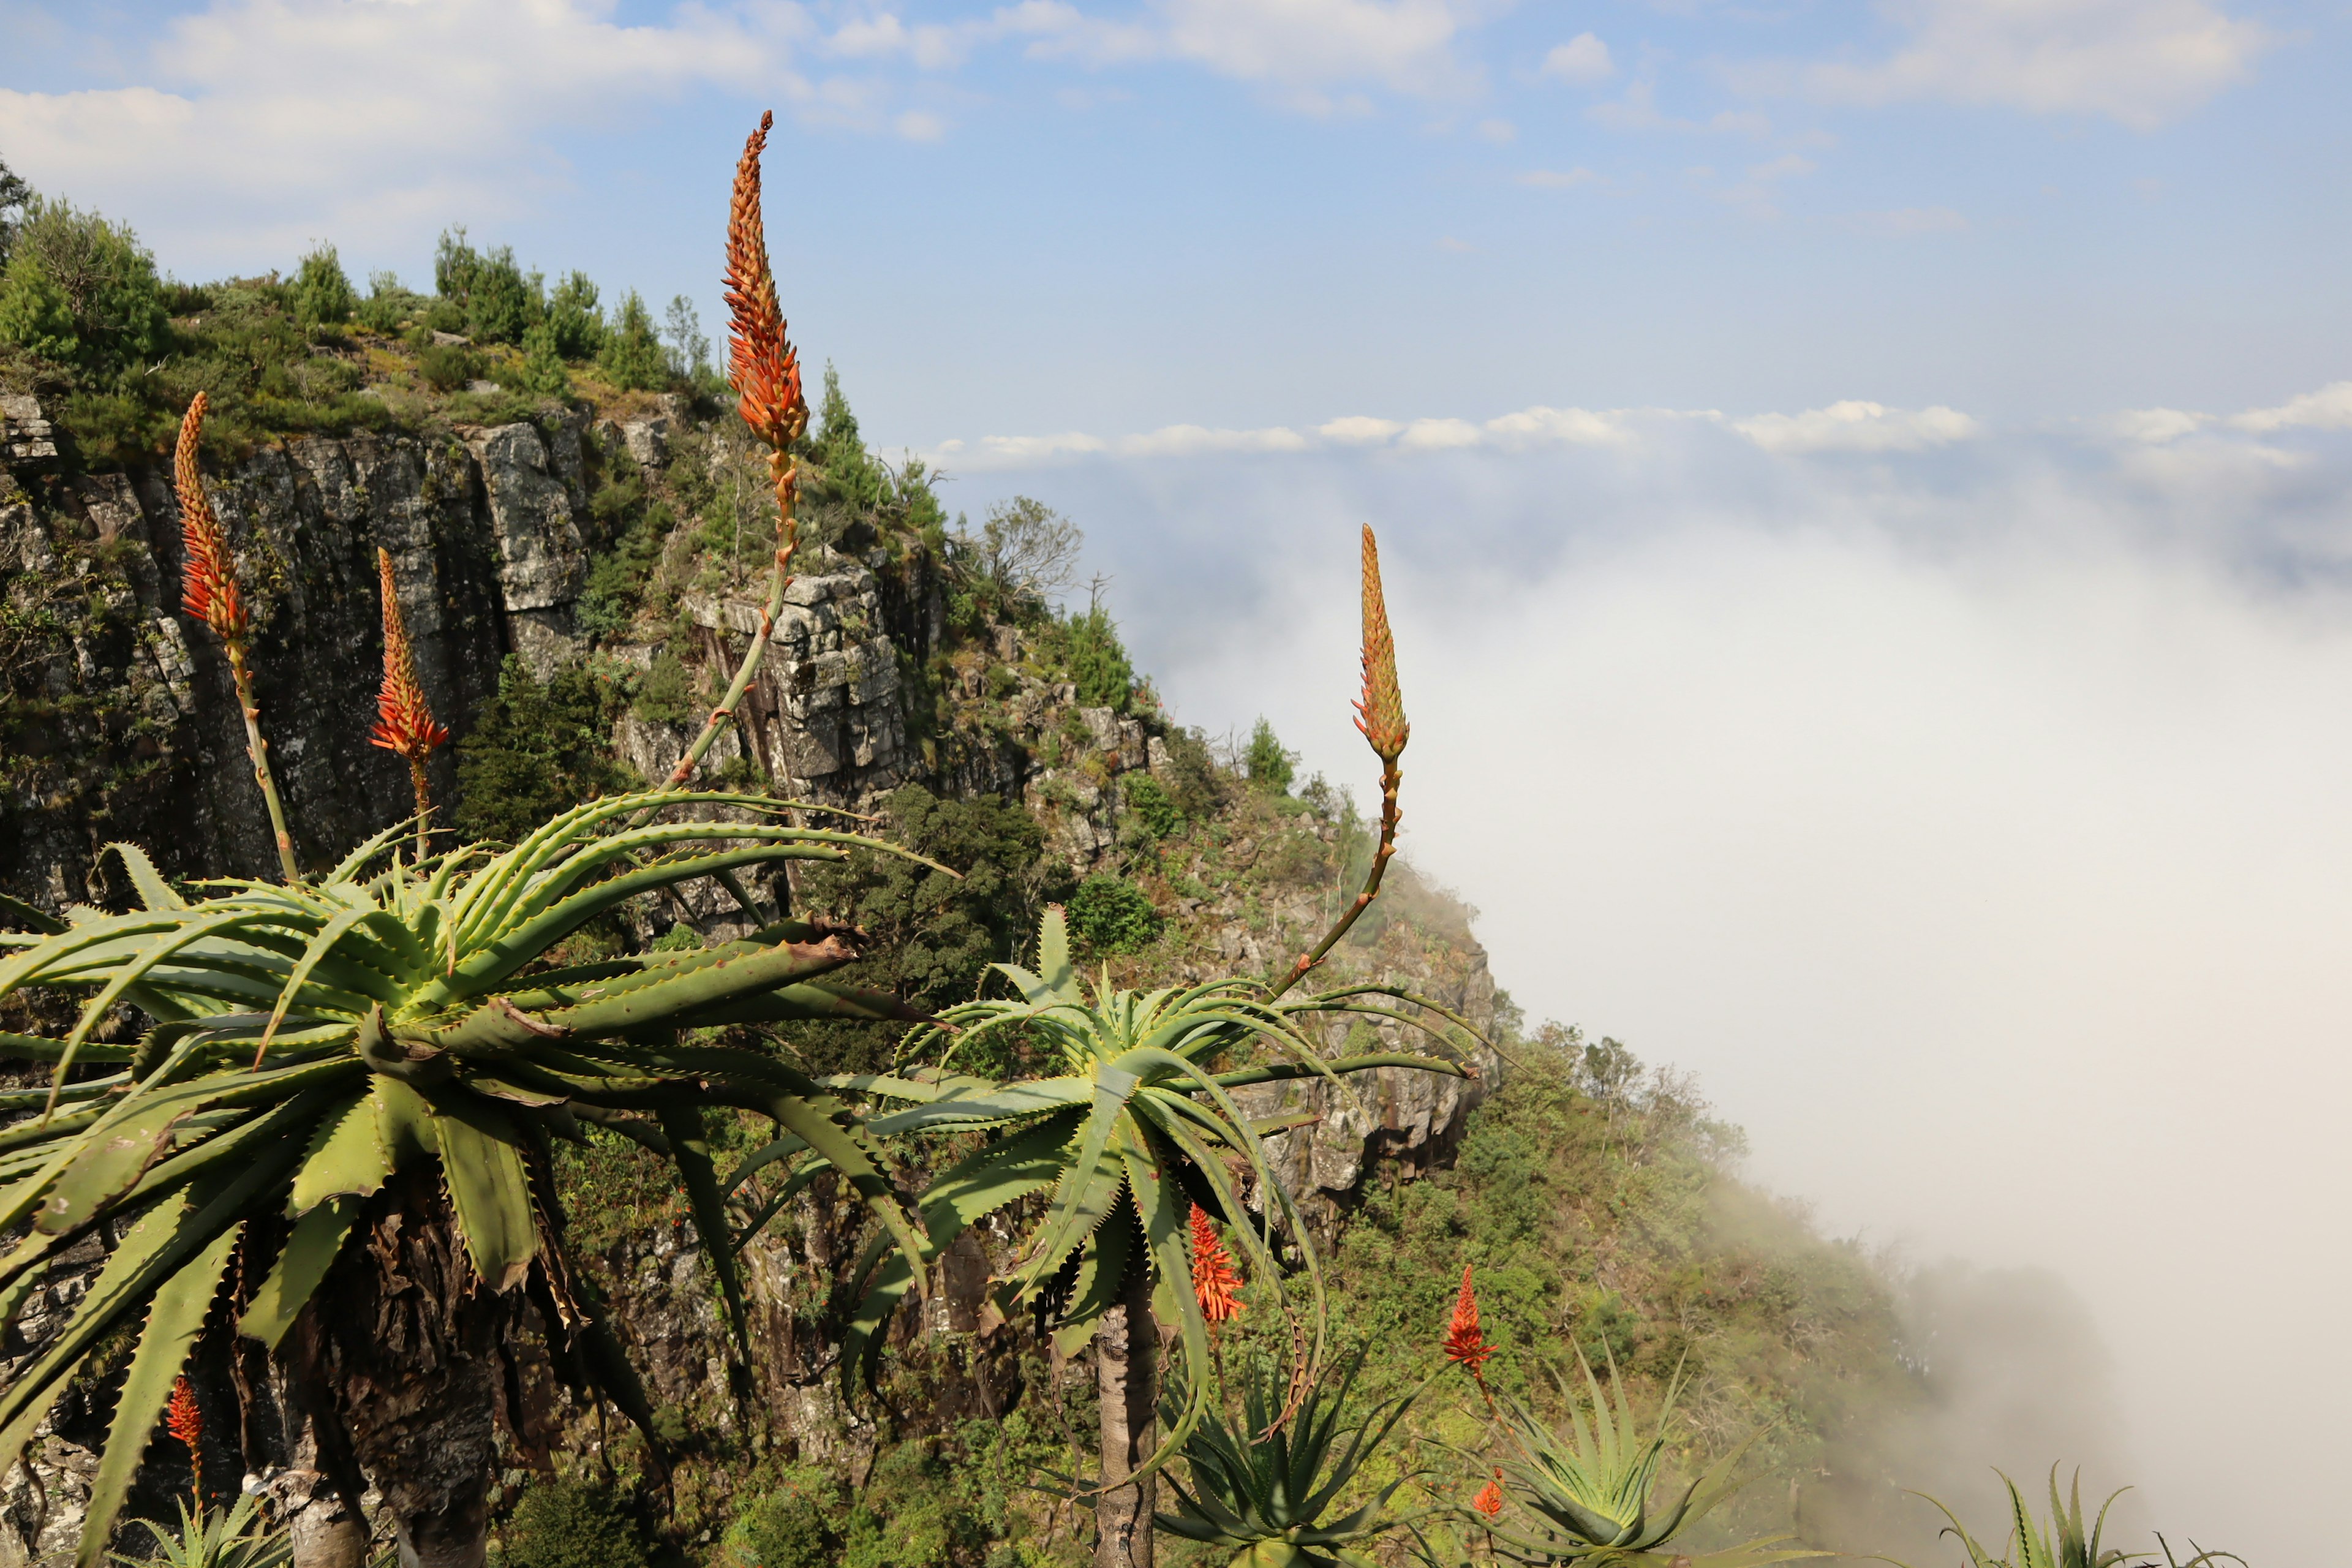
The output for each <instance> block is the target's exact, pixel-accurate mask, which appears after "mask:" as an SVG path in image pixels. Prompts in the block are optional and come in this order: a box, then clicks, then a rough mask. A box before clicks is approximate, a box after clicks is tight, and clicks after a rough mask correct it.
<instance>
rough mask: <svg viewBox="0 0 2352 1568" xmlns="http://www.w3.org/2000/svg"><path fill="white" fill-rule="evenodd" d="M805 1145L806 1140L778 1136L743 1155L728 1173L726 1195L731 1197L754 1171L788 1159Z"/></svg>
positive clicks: (748, 1179) (749, 1178) (806, 1143)
mask: <svg viewBox="0 0 2352 1568" xmlns="http://www.w3.org/2000/svg"><path fill="white" fill-rule="evenodd" d="M807 1147H808V1142H807V1140H805V1139H802V1138H790V1137H787V1138H778V1139H776V1140H774V1141H772V1142H768V1143H765V1144H762V1145H761V1147H759V1148H757V1149H754V1150H753V1151H752V1152H751V1153H749V1154H747V1155H745V1156H744V1157H743V1163H741V1164H740V1165H738V1166H736V1167H735V1169H734V1171H733V1172H732V1173H730V1174H729V1176H728V1178H727V1188H726V1195H727V1196H729V1197H730V1198H731V1197H733V1196H734V1195H735V1194H736V1192H737V1191H738V1190H739V1189H740V1187H741V1186H742V1185H743V1184H744V1183H745V1182H748V1181H750V1180H751V1177H752V1175H753V1174H754V1173H756V1172H758V1171H760V1170H762V1169H764V1168H765V1167H767V1166H769V1165H772V1164H774V1163H776V1162H777V1161H779V1160H789V1159H791V1158H792V1157H793V1155H795V1154H797V1153H799V1152H801V1151H802V1150H803V1149H805V1148H807Z"/></svg>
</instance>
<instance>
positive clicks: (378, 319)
mask: <svg viewBox="0 0 2352 1568" xmlns="http://www.w3.org/2000/svg"><path fill="white" fill-rule="evenodd" d="M427 303H428V301H427V300H425V296H424V295H422V294H419V293H417V292H416V291H415V289H404V288H403V287H401V282H400V279H399V278H398V277H397V276H396V275H394V274H393V273H390V272H371V273H369V274H368V297H367V298H366V299H364V300H361V301H360V302H359V303H358V304H357V305H356V306H354V307H353V308H352V314H353V315H354V316H355V317H356V318H357V319H358V321H359V324H360V325H361V326H362V327H365V328H366V329H367V330H368V331H372V332H383V333H384V334H386V335H387V336H388V335H390V334H391V333H394V332H396V331H400V330H401V328H403V327H404V326H405V325H407V324H408V321H409V319H410V318H411V317H413V316H417V315H421V314H422V313H423V312H424V310H425V306H426V304H427Z"/></svg>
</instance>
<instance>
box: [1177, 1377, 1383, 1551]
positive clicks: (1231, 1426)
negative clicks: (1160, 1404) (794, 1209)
mask: <svg viewBox="0 0 2352 1568" xmlns="http://www.w3.org/2000/svg"><path fill="white" fill-rule="evenodd" d="M1361 1364H1362V1358H1361V1357H1357V1358H1355V1359H1354V1360H1352V1361H1350V1362H1349V1364H1348V1366H1347V1368H1346V1370H1345V1372H1344V1373H1341V1374H1340V1376H1339V1386H1338V1387H1337V1388H1336V1389H1334V1388H1332V1387H1331V1386H1330V1385H1329V1382H1330V1380H1329V1379H1328V1377H1323V1378H1318V1380H1317V1381H1316V1383H1315V1384H1314V1386H1313V1387H1312V1388H1310V1389H1309V1390H1308V1392H1307V1395H1306V1398H1305V1399H1304V1400H1303V1401H1302V1402H1301V1403H1300V1405H1299V1406H1298V1409H1297V1412H1296V1414H1295V1415H1293V1416H1292V1418H1291V1420H1290V1421H1289V1422H1288V1423H1287V1424H1286V1425H1281V1426H1277V1423H1278V1422H1279V1420H1280V1417H1281V1415H1282V1414H1283V1410H1284V1406H1285V1405H1286V1403H1287V1400H1288V1398H1289V1380H1288V1378H1287V1376H1286V1375H1283V1374H1280V1373H1277V1372H1276V1368H1275V1367H1274V1365H1273V1364H1272V1363H1269V1362H1265V1361H1262V1360H1259V1359H1257V1358H1255V1357H1253V1358H1251V1361H1250V1363H1249V1366H1248V1370H1247V1371H1246V1372H1245V1373H1244V1375H1243V1379H1242V1404H1241V1411H1240V1419H1239V1420H1234V1419H1231V1418H1230V1417H1229V1416H1228V1415H1227V1414H1226V1413H1225V1412H1224V1411H1223V1410H1221V1409H1219V1408H1217V1407H1216V1406H1214V1405H1212V1406H1211V1407H1210V1409H1209V1411H1208V1413H1207V1414H1206V1415H1204V1416H1203V1417H1202V1420H1201V1423H1200V1424H1199V1425H1198V1426H1195V1427H1194V1428H1193V1430H1192V1435H1191V1436H1188V1437H1186V1438H1185V1439H1184V1445H1183V1448H1182V1450H1181V1453H1182V1457H1183V1463H1184V1468H1185V1469H1186V1470H1187V1471H1189V1472H1190V1474H1191V1478H1192V1486H1191V1487H1190V1488H1189V1489H1188V1488H1186V1487H1185V1486H1184V1485H1183V1483H1182V1482H1181V1481H1177V1480H1176V1479H1174V1473H1173V1472H1172V1471H1171V1474H1170V1490H1171V1491H1172V1492H1173V1493H1174V1494H1175V1498H1176V1507H1175V1511H1174V1512H1172V1513H1162V1514H1159V1515H1157V1516H1156V1517H1155V1518H1154V1520H1153V1522H1154V1523H1155V1524H1157V1525H1158V1526H1159V1527H1160V1530H1162V1531H1165V1532H1166V1533H1168V1534H1170V1535H1174V1536H1180V1537H1181V1538H1183V1539H1184V1540H1187V1541H1197V1542H1201V1543H1202V1544H1203V1545H1206V1546H1211V1547H1213V1548H1215V1549H1216V1552H1217V1553H1218V1555H1219V1556H1220V1557H1222V1558H1223V1559H1224V1560H1225V1562H1226V1563H1227V1564H1228V1568H1339V1564H1341V1563H1347V1564H1350V1565H1351V1568H1366V1560H1365V1559H1364V1558H1363V1557H1361V1556H1360V1555H1359V1554H1358V1553H1357V1552H1353V1551H1351V1550H1350V1548H1352V1547H1354V1546H1356V1545H1358V1544H1360V1543H1363V1542H1370V1540H1372V1539H1373V1538H1374V1537H1376V1536H1379V1535H1381V1534H1382V1533H1384V1532H1386V1531H1390V1530H1391V1529H1393V1528H1395V1527H1396V1526H1397V1525H1398V1524H1399V1523H1400V1522H1402V1521H1399V1520H1397V1519H1393V1518H1391V1517H1390V1516H1389V1514H1388V1512H1387V1510H1388V1505H1389V1502H1390V1500H1391V1499H1392V1498H1394V1497H1395V1495H1396V1493H1397V1490H1398V1489H1399V1488H1401V1487H1402V1486H1403V1485H1404V1484H1405V1481H1406V1480H1408V1479H1411V1477H1409V1476H1401V1477H1399V1478H1398V1479H1395V1480H1392V1481H1391V1482H1389V1483H1388V1484H1387V1485H1386V1486H1384V1487H1382V1488H1381V1489H1380V1490H1379V1491H1377V1492H1375V1493H1373V1494H1372V1496H1371V1497H1370V1500H1367V1501H1365V1502H1364V1503H1363V1504H1362V1505H1361V1506H1360V1507H1358V1508H1356V1509H1355V1510H1352V1511H1350V1512H1348V1513H1345V1514H1341V1515H1339V1516H1338V1517H1337V1518H1327V1517H1326V1516H1327V1515H1328V1514H1329V1513H1330V1512H1331V1510H1332V1507H1333V1505H1334V1504H1335V1503H1336V1502H1338V1500H1339V1497H1340V1495H1341V1494H1342V1493H1344V1492H1346V1491H1347V1490H1348V1489H1349V1487H1350V1486H1352V1485H1353V1484H1354V1483H1355V1480H1356V1477H1357V1475H1358V1473H1359V1472H1360V1470H1361V1469H1362V1468H1363V1466H1364V1463H1365V1462H1366V1461H1367V1460H1369V1459H1370V1458H1371V1457H1372V1455H1373V1454H1374V1453H1375V1452H1376V1451H1377V1450H1378V1449H1379V1448H1380V1447H1381V1444H1382V1443H1383V1442H1385V1441H1387V1439H1388V1436H1389V1434H1390V1433H1391V1432H1392V1431H1394V1430H1395V1429H1396V1425H1397V1423H1398V1422H1400V1421H1402V1420H1403V1419H1404V1415H1405V1413H1406V1412H1407V1411H1408V1410H1410V1409H1411V1408H1412V1404H1413V1401H1414V1400H1415V1399H1416V1398H1418V1397H1419V1396H1420V1394H1421V1390H1420V1389H1415V1390H1413V1391H1412V1393H1410V1394H1403V1395H1402V1396H1400V1397H1399V1398H1396V1399H1392V1400H1391V1401H1389V1402H1388V1403H1387V1404H1385V1405H1381V1406H1378V1407H1376V1408H1374V1409H1372V1410H1370V1411H1368V1412H1366V1413H1364V1414H1363V1415H1362V1416H1361V1417H1360V1419H1359V1420H1358V1421H1357V1422H1356V1423H1355V1425H1354V1426H1342V1425H1341V1416H1342V1414H1343V1412H1344V1410H1345V1408H1346V1405H1347V1402H1348V1394H1349V1390H1350V1389H1351V1388H1352V1387H1353V1386H1354V1384H1355V1377H1356V1372H1357V1369H1358V1367H1360V1365H1361ZM1169 1414H1170V1415H1171V1425H1172V1424H1173V1420H1172V1418H1173V1417H1174V1416H1175V1415H1176V1411H1175V1410H1174V1409H1172V1408H1171V1411H1170V1412H1169ZM1343 1444H1344V1446H1343Z"/></svg>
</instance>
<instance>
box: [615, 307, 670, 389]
mask: <svg viewBox="0 0 2352 1568" xmlns="http://www.w3.org/2000/svg"><path fill="white" fill-rule="evenodd" d="M597 363H598V365H599V366H601V367H602V368H603V370H604V374H605V375H606V376H607V377H608V378H609V379H610V380H611V381H612V383H613V384H614V385H615V386H617V387H619V388H620V389H621V390H622V391H624V392H651V391H653V390H655V389H656V387H660V386H664V385H667V383H668V379H669V365H668V363H667V361H666V360H665V359H664V357H663V354H662V346H661V339H660V337H659V336H657V335H656V333H655V331H654V319H653V316H652V314H651V313H650V312H648V311H647V310H646V301H645V298H644V296H642V295H640V294H639V293H638V292H637V291H636V290H635V289H630V290H629V291H628V292H627V293H626V294H625V295H623V296H622V297H621V303H620V306H619V308H618V309H616V310H614V312H613V320H612V324H611V325H610V326H609V327H607V328H606V329H605V331H604V351H603V352H602V353H600V354H599V355H598V356H597Z"/></svg>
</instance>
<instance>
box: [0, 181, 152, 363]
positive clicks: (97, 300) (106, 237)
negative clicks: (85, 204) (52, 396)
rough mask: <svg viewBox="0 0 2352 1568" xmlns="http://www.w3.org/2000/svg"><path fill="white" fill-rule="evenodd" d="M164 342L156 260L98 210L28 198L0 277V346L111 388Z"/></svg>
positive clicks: (148, 357) (121, 227) (133, 238)
mask: <svg viewBox="0 0 2352 1568" xmlns="http://www.w3.org/2000/svg"><path fill="white" fill-rule="evenodd" d="M170 338H171V322H170V321H169V320H168V318H167V317H166V316H165V315H164V311H163V283H162V280H161V279H158V278H157V276H156V274H155V258H153V257H152V256H151V255H149V254H148V252H147V250H146V248H145V247H142V245H141V244H140V243H139V240H138V237H137V236H136V235H134V234H132V233H131V230H130V229H128V228H126V227H123V226H121V225H117V224H112V223H109V222H108V221H107V220H106V219H105V218H103V217H100V216H99V215H98V214H96V213H91V212H81V211H79V210H77V209H76V208H74V207H72V206H71V205H68V204H67V203H64V202H57V201H50V200H48V199H47V198H45V197H42V196H37V195H36V196H28V197H27V198H26V204H25V219H24V223H23V226H21V227H20V228H19V229H18V230H17V231H16V238H15V242H14V244H13V246H12V247H11V248H10V251H9V257H8V267H7V270H6V272H5V274H0V342H8V343H14V344H16V346H17V347H20V348H24V349H27V350H29V351H31V352H32V353H37V354H38V355H40V356H41V357H43V358H45V359H49V360H55V361H57V362H58V363H64V364H69V365H71V366H73V367H75V368H77V369H79V370H80V371H81V372H82V373H84V374H86V375H87V376H89V378H91V379H92V380H94V381H97V382H100V383H102V384H112V383H113V382H114V381H115V380H116V379H117V378H119V377H120V376H121V375H122V374H124V373H125V372H127V371H129V370H131V369H132V368H133V367H136V366H139V365H141V364H142V363H145V362H147V361H148V360H150V359H152V358H153V357H154V356H155V355H157V354H158V353H161V352H162V351H163V347H164V345H165V344H166V343H167V342H169V341H170Z"/></svg>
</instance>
